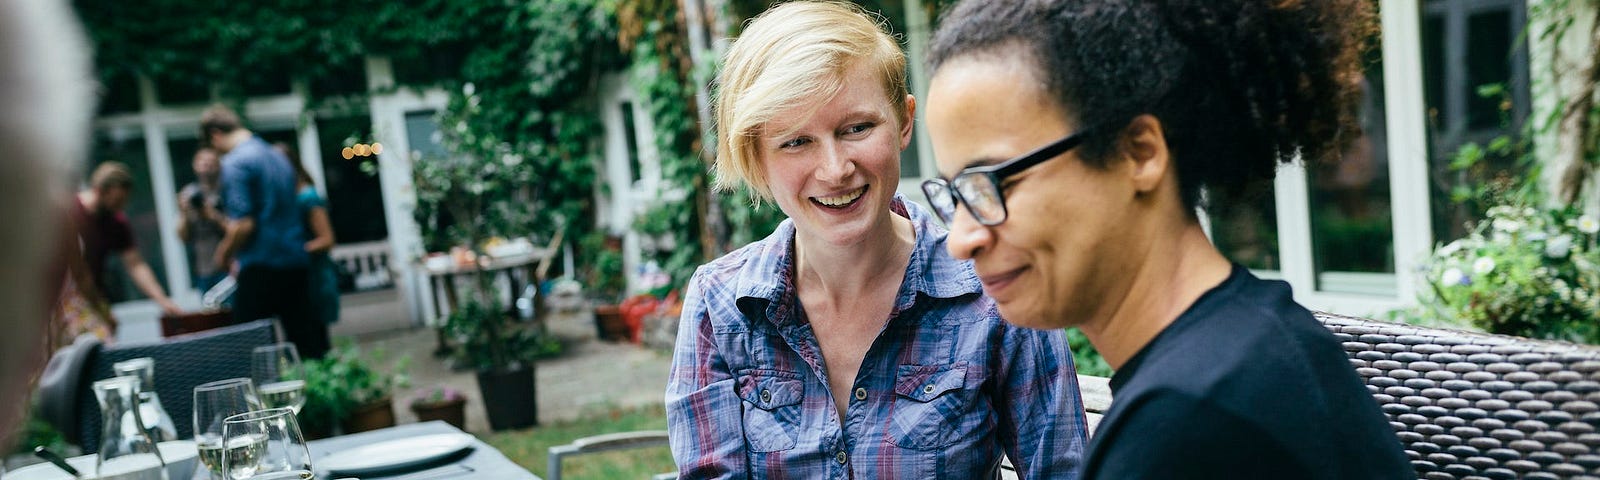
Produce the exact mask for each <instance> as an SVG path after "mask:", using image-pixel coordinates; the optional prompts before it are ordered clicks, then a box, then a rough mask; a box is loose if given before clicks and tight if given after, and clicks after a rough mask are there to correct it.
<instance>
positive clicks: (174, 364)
mask: <svg viewBox="0 0 1600 480" xmlns="http://www.w3.org/2000/svg"><path fill="white" fill-rule="evenodd" d="M277 341H278V336H277V334H276V321H275V320H257V321H253V322H247V323H241V324H238V325H232V326H227V327H222V328H216V329H211V330H206V331H203V332H197V333H191V334H185V335H178V336H174V337H170V338H167V339H165V340H164V341H162V342H160V343H150V344H141V345H126V346H124V345H113V346H110V347H103V348H99V349H98V351H96V352H93V353H91V354H90V356H89V360H88V362H87V363H86V364H85V365H84V372H83V375H82V377H81V378H82V380H81V384H80V387H79V388H78V395H77V397H78V398H77V400H76V401H77V412H78V415H77V418H78V428H77V430H76V432H77V440H79V441H78V442H77V443H78V445H79V446H81V447H83V450H84V452H86V453H93V452H96V451H98V450H99V448H100V421H101V419H100V405H99V402H98V401H96V400H95V398H94V392H93V391H91V390H90V385H91V384H92V383H94V381H95V380H100V379H105V378H110V377H111V376H112V372H111V365H112V364H114V363H117V362H120V361H123V360H129V359H134V358H140V357H150V358H152V359H154V360H155V362H156V374H155V380H156V393H157V394H159V395H160V396H161V404H162V407H164V408H165V409H166V412H167V415H169V416H171V417H172V423H173V426H174V427H176V428H177V431H178V438H189V437H191V436H193V435H194V413H193V408H194V405H193V404H194V387H195V386H196V385H200V384H202V383H206V382H211V381H215V380H223V379H228V378H234V377H248V376H250V352H251V351H252V350H254V349H255V348H256V347H258V346H261V345H267V344H271V343H274V342H277Z"/></svg>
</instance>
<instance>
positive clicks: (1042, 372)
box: [666, 2, 1085, 479]
mask: <svg viewBox="0 0 1600 480" xmlns="http://www.w3.org/2000/svg"><path fill="white" fill-rule="evenodd" d="M905 71H906V70H905V56H904V54H903V53H901V50H900V47H899V45H897V44H896V43H895V41H894V39H893V38H892V37H890V36H889V35H888V34H887V33H885V32H884V29H883V27H882V22H881V20H879V19H874V18H872V17H870V16H869V15H868V14H866V13H864V12H863V11H862V10H861V9H860V7H856V6H853V5H849V4H844V3H831V2H828V3H824V2H793V3H785V4H782V5H779V6H777V7H774V8H772V9H771V10H768V11H767V12H766V13H763V14H762V15H760V16H759V17H757V18H756V19H755V20H754V21H753V22H752V23H750V25H749V26H748V27H747V28H746V29H745V30H744V34H743V36H742V37H740V38H739V39H738V41H736V42H735V43H734V45H733V46H732V48H731V49H730V50H729V52H728V56H727V58H726V61H725V62H724V67H723V70H722V72H721V74H720V76H719V77H718V86H719V89H718V96H717V104H716V107H715V108H716V118H717V128H718V139H719V140H718V141H719V143H718V161H717V167H716V169H717V170H716V174H717V178H718V182H719V184H720V185H721V186H722V187H724V188H735V187H739V186H744V187H748V188H750V189H752V190H753V191H754V192H756V193H757V194H759V196H760V197H761V198H763V199H765V200H768V201H772V202H773V203H776V204H777V205H778V208H779V209H781V210H782V211H783V212H784V213H785V214H786V215H787V216H788V217H789V219H788V220H785V221H784V222H783V223H782V224H781V225H779V227H778V228H777V230H776V231H775V232H773V233H772V235H771V236H769V237H767V238H766V239H764V240H761V241H758V242H756V243H754V244H751V245H748V246H746V247H744V248H742V249H740V250H738V251H735V252H733V253H731V254H729V255H727V256H725V257H722V258H720V259H717V260H715V261H713V262H711V263H709V264H707V265H704V266H702V267H700V269H699V270H698V271H697V272H696V273H695V276H694V277H693V279H692V280H690V283H689V288H688V294H687V295H686V301H685V305H684V308H683V317H682V322H681V323H680V330H679V334H678V344H677V347H676V351H675V353H674V357H673V366H672V370H671V373H670V378H669V380H668V385H667V395H666V402H667V405H666V406H667V420H668V425H669V429H670V431H671V441H672V453H673V457H674V459H675V460H676V461H677V463H678V468H679V469H680V472H679V474H680V475H681V476H682V478H694V479H698V478H768V477H769V476H770V477H773V478H825V477H826V478H850V477H854V478H908V479H910V478H916V479H924V478H994V477H995V475H996V472H997V469H998V466H999V462H1000V458H1001V457H1000V456H1001V454H1002V453H1004V454H1005V455H1007V456H1008V457H1009V458H1010V459H1011V460H1012V462H1013V463H1014V464H1015V465H1016V466H1017V469H1018V472H1019V473H1020V474H1021V475H1022V477H1023V478H1030V479H1031V478H1075V477H1076V473H1077V467H1078V463H1079V461H1078V460H1079V457H1080V456H1081V454H1082V448H1083V445H1084V434H1085V431H1084V430H1085V427H1084V416H1083V409H1082V406H1081V404H1080V399H1079V396H1078V390H1077V383H1076V380H1077V377H1076V375H1074V371H1073V367H1072V356H1071V354H1070V353H1069V352H1068V350H1067V347H1066V345H1065V340H1064V339H1063V336H1062V334H1061V332H1059V331H1055V332H1038V331H1029V330H1026V329H1017V328H1012V327H1009V326H1007V325H1006V324H1005V323H1003V322H1001V321H1000V320H999V318H998V317H997V314H996V311H995V309H994V304H993V302H991V301H990V300H989V299H988V298H986V297H984V296H983V295H982V292H981V287H980V286H979V285H978V282H977V278H976V277H975V276H974V275H973V273H972V269H971V266H970V265H969V264H967V263H965V262H958V261H956V260H954V259H952V258H950V256H949V254H948V253H947V252H946V251H945V248H944V238H945V232H944V231H943V229H941V228H940V227H938V226H937V225H936V224H935V221H934V220H933V218H932V217H931V216H930V215H928V214H927V213H925V212H924V211H923V210H922V209H921V208H919V207H917V206H916V205H915V204H913V203H911V202H909V201H906V200H905V199H904V198H900V197H896V196H895V193H894V192H895V188H896V186H897V183H898V181H899V178H900V151H901V150H902V149H904V148H905V147H906V146H907V144H908V143H909V142H910V140H911V130H912V129H911V121H912V118H913V115H912V114H913V112H914V111H915V101H914V99H913V98H911V96H910V95H908V94H907V92H906V82H905Z"/></svg>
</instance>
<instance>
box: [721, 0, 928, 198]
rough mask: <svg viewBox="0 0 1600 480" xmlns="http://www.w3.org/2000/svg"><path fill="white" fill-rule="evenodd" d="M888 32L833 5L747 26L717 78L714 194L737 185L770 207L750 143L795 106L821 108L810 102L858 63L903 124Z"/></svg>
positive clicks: (796, 9)
mask: <svg viewBox="0 0 1600 480" xmlns="http://www.w3.org/2000/svg"><path fill="white" fill-rule="evenodd" d="M888 30H889V28H888V25H887V22H886V21H884V19H883V18H882V17H881V16H879V15H875V14H872V13H868V12H866V11H865V10H862V9H861V7H860V6H857V5H855V4H850V3H843V2H834V1H796V2H789V3H784V4H781V5H778V6H775V7H772V8H771V9H768V10H767V11H766V12H764V13H762V14H761V15H758V16H756V17H755V18H754V19H752V20H751V22H750V24H749V25H748V26H747V27H746V28H745V30H744V33H743V34H742V35H740V36H739V38H738V40H736V41H734V43H733V46H732V48H729V49H728V53H727V56H726V57H724V59H723V65H722V72H721V73H719V74H718V75H717V81H716V85H717V88H716V97H715V99H714V102H715V106H713V107H712V109H713V111H714V112H715V115H716V119H715V121H716V125H717V161H716V164H715V168H714V172H713V173H714V183H713V186H714V187H715V188H716V189H717V190H721V191H729V190H733V189H734V188H737V187H739V186H740V185H741V184H742V185H743V186H744V187H746V188H749V189H750V190H751V191H752V192H753V193H755V194H756V201H758V202H759V201H761V200H762V199H771V198H772V190H771V189H770V188H769V187H768V185H767V179H766V172H765V171H764V170H763V169H762V168H761V166H760V154H759V152H758V151H757V142H756V140H757V139H758V138H759V137H760V136H761V135H762V134H763V131H762V129H763V126H765V125H766V124H767V123H768V122H770V121H772V120H773V118H774V117H776V116H777V115H778V114H781V113H784V112H787V111H790V110H792V109H794V108H795V107H799V106H802V105H807V104H811V105H812V110H811V112H815V110H816V109H817V108H820V107H821V106H822V102H821V101H819V100H817V99H827V98H832V97H833V95H834V94H836V93H838V91H839V90H840V88H841V87H842V86H843V83H844V73H845V71H846V70H848V69H849V68H850V67H851V66H853V65H855V64H856V62H858V61H868V62H872V63H871V65H873V66H875V67H876V68H877V70H878V71H879V72H880V73H881V75H880V77H879V78H880V79H881V81H882V82H883V91H884V93H885V94H886V95H888V97H889V103H890V105H892V106H893V107H894V108H895V112H896V113H897V114H899V115H902V116H904V115H905V112H906V104H905V103H906V95H907V94H908V92H907V90H906V56H905V53H904V52H903V51H902V50H901V49H900V44H899V42H898V41H896V40H895V38H894V36H892V35H891V34H890V33H889V31H888ZM811 112H808V113H806V115H807V116H809V115H810V114H811ZM900 120H901V121H902V122H909V121H911V119H910V118H901V119H900ZM902 125H904V123H902ZM786 133H788V132H779V134H786Z"/></svg>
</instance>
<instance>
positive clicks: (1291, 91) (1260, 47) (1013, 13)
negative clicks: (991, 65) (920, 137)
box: [929, 0, 1376, 207]
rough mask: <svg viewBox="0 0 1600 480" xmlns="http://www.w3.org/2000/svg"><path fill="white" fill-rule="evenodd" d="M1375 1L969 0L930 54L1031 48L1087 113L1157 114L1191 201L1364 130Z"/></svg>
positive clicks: (1094, 151) (1103, 142) (1048, 76)
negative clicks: (1366, 58) (1364, 74)
mask: <svg viewBox="0 0 1600 480" xmlns="http://www.w3.org/2000/svg"><path fill="white" fill-rule="evenodd" d="M1369 3H1371V0H1096V1H1063V0H965V1H962V2H961V3H960V4H958V5H956V6H955V7H954V8H952V9H951V10H950V11H948V12H946V13H945V14H944V15H943V16H942V17H941V18H940V21H939V26H938V29H937V30H936V31H935V33H934V36H933V42H932V43H933V45H932V48H931V52H930V55H929V64H930V66H931V70H932V71H934V72H937V71H938V69H939V67H940V66H941V65H943V64H944V63H945V62H947V61H949V60H950V59H952V58H956V57H961V56H965V55H1000V54H1022V55H1027V56H1031V59H1032V60H1033V61H1034V64H1035V65H1037V66H1038V73H1039V77H1040V79H1041V80H1042V81H1043V82H1044V83H1045V88H1046V91H1048V92H1049V93H1050V94H1051V95H1052V96H1053V97H1054V98H1055V99H1056V100H1057V101H1058V102H1060V106H1061V107H1062V108H1063V109H1065V110H1066V111H1069V112H1073V113H1074V114H1076V116H1077V118H1076V119H1073V120H1076V121H1077V123H1078V124H1079V125H1084V126H1088V125H1100V124H1105V123H1108V122H1127V121H1128V120H1131V119H1132V118H1133V117H1135V116H1138V115H1141V114H1150V115H1153V116H1155V117H1156V118H1157V119H1159V120H1160V121H1161V123H1162V128H1163V129H1164V133H1165V135H1166V139H1167V144H1168V149H1169V151H1171V152H1172V155H1173V158H1174V162H1175V163H1176V165H1177V169H1178V180H1179V185H1180V189H1181V191H1182V194H1183V200H1184V203H1185V205H1186V206H1189V207H1193V206H1195V205H1197V204H1198V203H1199V200H1200V190H1201V187H1202V186H1203V187H1206V189H1207V190H1208V191H1209V192H1210V193H1211V195H1218V194H1220V195H1223V196H1232V195H1236V194H1239V193H1241V192H1245V191H1247V190H1250V189H1251V188H1252V187H1253V186H1256V185H1259V184H1261V183H1262V182H1264V181H1269V180H1270V179H1271V178H1272V177H1273V175H1274V173H1275V171H1276V168H1277V165H1278V163H1280V162H1282V163H1288V162H1291V161H1293V160H1294V158H1296V155H1297V154H1298V155H1299V156H1300V157H1301V158H1304V159H1306V160H1307V161H1313V162H1320V161H1331V160H1335V159H1336V158H1337V156H1338V154H1339V152H1340V151H1341V150H1342V147H1343V146H1344V144H1345V143H1346V142H1347V141H1349V140H1352V139H1355V138H1356V137H1359V136H1360V135H1359V134H1360V127H1359V125H1357V123H1356V119H1357V113H1358V108H1359V104H1360V99H1361V86H1360V83H1361V67H1362V65H1361V59H1362V57H1363V53H1364V52H1365V50H1366V48H1367V47H1368V42H1369V40H1370V39H1371V38H1372V35H1373V33H1374V31H1375V29H1376V27H1375V23H1374V20H1373V15H1372V9H1371V6H1370V5H1369ZM1118 127H1120V125H1118ZM1114 130H1115V129H1114ZM1115 137H1116V136H1115V135H1100V136H1098V137H1096V138H1092V139H1090V140H1089V141H1088V142H1086V143H1085V144H1084V146H1083V147H1080V148H1082V150H1081V152H1082V155H1081V156H1082V158H1084V159H1085V161H1086V162H1088V163H1089V164H1091V165H1094V166H1097V167H1102V166H1104V165H1105V162H1106V158H1107V155H1106V154H1107V153H1108V149H1109V148H1111V146H1112V145H1113V143H1114V141H1115V139H1116V138H1115Z"/></svg>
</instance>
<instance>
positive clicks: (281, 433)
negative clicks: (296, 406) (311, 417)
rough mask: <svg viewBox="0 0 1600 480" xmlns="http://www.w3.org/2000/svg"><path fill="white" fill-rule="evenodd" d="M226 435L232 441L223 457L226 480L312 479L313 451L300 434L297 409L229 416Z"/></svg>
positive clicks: (268, 410)
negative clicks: (308, 447)
mask: <svg viewBox="0 0 1600 480" xmlns="http://www.w3.org/2000/svg"><path fill="white" fill-rule="evenodd" d="M222 435H223V436H224V437H227V438H229V439H238V442H237V443H235V442H234V441H232V440H230V441H229V442H228V448H227V450H226V451H225V452H224V454H223V455H222V471H223V472H224V473H225V474H227V476H226V477H223V480H311V479H312V478H315V475H314V474H313V473H312V472H313V471H314V470H313V469H312V467H311V451H310V450H308V449H306V438H305V436H303V435H301V434H300V423H299V422H297V421H295V413H294V410H291V409H288V408H272V409H267V410H258V411H254V412H246V413H241V414H238V415H234V416H231V417H228V418H227V419H226V420H223V422H222Z"/></svg>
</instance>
